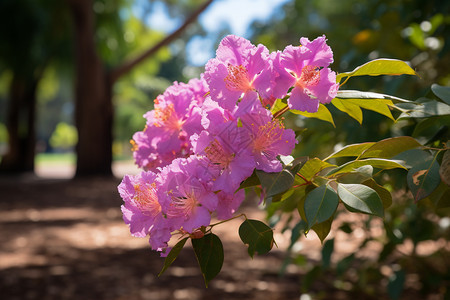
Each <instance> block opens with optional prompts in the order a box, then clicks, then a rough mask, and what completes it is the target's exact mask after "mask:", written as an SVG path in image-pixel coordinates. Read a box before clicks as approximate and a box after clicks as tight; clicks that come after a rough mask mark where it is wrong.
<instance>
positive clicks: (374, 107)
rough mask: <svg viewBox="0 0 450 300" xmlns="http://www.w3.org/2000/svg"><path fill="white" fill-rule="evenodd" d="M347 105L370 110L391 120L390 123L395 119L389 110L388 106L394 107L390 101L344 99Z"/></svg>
mask: <svg viewBox="0 0 450 300" xmlns="http://www.w3.org/2000/svg"><path fill="white" fill-rule="evenodd" d="M345 101H346V102H347V103H352V104H354V105H357V106H359V107H361V108H364V109H367V110H371V111H374V112H377V113H379V114H381V115H384V116H386V117H388V118H389V119H391V120H392V121H395V118H394V117H393V116H392V113H391V110H390V109H389V107H390V106H394V104H393V103H392V101H390V100H381V99H370V100H361V99H346V100H345Z"/></svg>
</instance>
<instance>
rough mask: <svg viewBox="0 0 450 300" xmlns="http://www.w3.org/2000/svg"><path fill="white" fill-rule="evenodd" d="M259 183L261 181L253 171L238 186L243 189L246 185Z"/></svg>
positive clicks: (250, 185)
mask: <svg viewBox="0 0 450 300" xmlns="http://www.w3.org/2000/svg"><path fill="white" fill-rule="evenodd" d="M258 185H261V182H260V181H259V178H258V176H257V175H256V172H255V171H253V173H252V175H251V176H250V177H248V178H247V179H245V180H244V181H243V182H242V183H241V185H240V186H239V189H245V188H248V187H253V186H258Z"/></svg>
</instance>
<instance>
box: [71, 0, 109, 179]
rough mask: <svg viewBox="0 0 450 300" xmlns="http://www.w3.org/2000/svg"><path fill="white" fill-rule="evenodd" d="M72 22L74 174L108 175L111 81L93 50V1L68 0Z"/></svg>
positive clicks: (94, 47) (78, 175)
mask: <svg viewBox="0 0 450 300" xmlns="http://www.w3.org/2000/svg"><path fill="white" fill-rule="evenodd" d="M69 3H70V8H71V13H72V15H73V20H74V25H75V28H74V29H75V39H76V43H75V47H76V48H75V56H76V57H75V62H76V77H75V81H76V82H75V123H76V126H77V129H78V144H77V147H76V152H77V169H76V175H75V176H76V177H81V176H91V175H100V176H111V175H112V171H111V163H112V121H113V105H112V83H111V82H110V80H109V78H108V76H107V73H106V71H105V68H104V66H103V64H102V62H101V60H100V58H99V57H98V55H97V53H96V46H95V41H94V37H95V32H94V12H93V10H92V0H73V1H69Z"/></svg>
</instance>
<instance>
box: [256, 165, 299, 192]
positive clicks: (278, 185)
mask: <svg viewBox="0 0 450 300" xmlns="http://www.w3.org/2000/svg"><path fill="white" fill-rule="evenodd" d="M255 172H256V175H257V176H258V178H259V181H260V182H261V187H262V189H263V191H264V193H265V194H264V195H265V198H266V199H267V198H270V197H273V196H276V195H279V194H282V193H284V192H286V191H287V190H289V189H290V188H291V187H292V184H293V183H294V181H295V173H293V172H292V171H291V170H290V169H288V168H286V169H284V170H282V171H281V172H276V173H266V172H264V171H261V170H256V171H255Z"/></svg>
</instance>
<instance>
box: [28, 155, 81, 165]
mask: <svg viewBox="0 0 450 300" xmlns="http://www.w3.org/2000/svg"><path fill="white" fill-rule="evenodd" d="M75 161H76V156H75V153H39V154H37V155H36V158H35V163H36V164H37V165H38V164H75Z"/></svg>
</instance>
